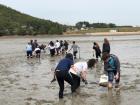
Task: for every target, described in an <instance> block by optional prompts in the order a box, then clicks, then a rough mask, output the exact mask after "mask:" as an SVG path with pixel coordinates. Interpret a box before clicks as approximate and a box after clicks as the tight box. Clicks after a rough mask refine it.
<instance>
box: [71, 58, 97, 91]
mask: <svg viewBox="0 0 140 105" xmlns="http://www.w3.org/2000/svg"><path fill="white" fill-rule="evenodd" d="M95 64H96V60H95V59H89V60H88V61H87V62H85V61H84V62H81V61H80V62H76V63H75V64H74V66H73V67H72V68H71V69H70V73H71V75H72V77H73V81H74V87H75V88H76V89H77V88H78V87H79V86H80V78H81V79H82V81H83V82H85V84H87V83H88V82H87V70H88V69H89V68H92V67H95Z"/></svg>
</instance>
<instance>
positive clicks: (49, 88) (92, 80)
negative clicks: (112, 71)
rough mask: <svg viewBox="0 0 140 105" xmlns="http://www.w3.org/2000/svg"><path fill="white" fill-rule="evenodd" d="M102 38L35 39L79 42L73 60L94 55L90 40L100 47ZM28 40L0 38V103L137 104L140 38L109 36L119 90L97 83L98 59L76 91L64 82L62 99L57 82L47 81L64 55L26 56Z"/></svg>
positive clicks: (6, 104) (100, 65) (24, 104)
mask: <svg viewBox="0 0 140 105" xmlns="http://www.w3.org/2000/svg"><path fill="white" fill-rule="evenodd" d="M103 38H104V37H88V38H85V37H80V39H79V38H78V37H75V38H74V37H49V38H41V37H40V38H37V40H38V42H39V43H40V44H42V43H43V44H47V43H48V42H49V41H50V40H53V41H55V40H56V39H58V40H61V39H62V40H69V41H72V40H76V41H79V42H78V45H79V46H80V59H77V60H76V61H80V60H81V61H83V60H85V61H86V60H87V59H90V58H93V50H92V45H93V44H92V41H94V40H96V41H98V42H99V45H100V47H102V43H103ZM30 39H31V38H9V39H0V48H1V50H0V105H131V104H133V105H139V103H140V40H139V39H140V38H139V37H137V36H134V37H130V38H128V37H126V39H125V37H122V40H121V38H120V39H119V38H115V37H113V38H112V37H109V39H110V40H112V41H110V44H111V53H114V54H116V55H117V56H118V57H119V59H120V61H121V82H120V89H112V90H108V89H107V88H105V87H101V86H98V85H97V84H96V82H98V81H99V77H100V75H101V74H102V73H103V62H101V61H99V62H98V63H97V65H96V68H94V69H91V70H88V75H87V78H88V79H87V80H88V84H87V85H85V84H84V83H82V82H81V87H80V88H79V89H78V90H77V92H76V93H74V94H71V91H70V86H69V85H68V84H67V83H65V90H64V99H62V100H59V98H58V91H59V87H58V84H57V82H54V83H50V81H51V79H52V78H53V72H52V71H51V69H52V68H54V66H55V65H56V64H57V63H58V61H59V60H60V59H62V58H63V56H62V55H61V56H55V57H53V58H52V57H50V56H49V55H48V51H47V52H46V53H43V52H42V54H41V58H40V59H38V58H33V59H27V58H26V53H25V46H26V43H27V42H28V41H29V40H30ZM33 39H34V38H33ZM124 39H125V40H124ZM134 39H137V40H134ZM119 40H120V41H119ZM70 45H71V43H70ZM78 56H79V55H78ZM78 58H79V57H78Z"/></svg>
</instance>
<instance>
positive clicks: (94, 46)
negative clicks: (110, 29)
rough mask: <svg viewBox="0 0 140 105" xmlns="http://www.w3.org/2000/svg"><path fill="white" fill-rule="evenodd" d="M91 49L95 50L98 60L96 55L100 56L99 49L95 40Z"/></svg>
mask: <svg viewBox="0 0 140 105" xmlns="http://www.w3.org/2000/svg"><path fill="white" fill-rule="evenodd" d="M93 49H94V50H95V54H96V59H97V60H98V57H100V58H101V50H100V47H99V45H98V43H97V42H94V43H93Z"/></svg>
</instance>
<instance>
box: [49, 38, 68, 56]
mask: <svg viewBox="0 0 140 105" xmlns="http://www.w3.org/2000/svg"><path fill="white" fill-rule="evenodd" d="M68 46H69V43H68V42H67V41H66V40H64V41H63V40H60V41H58V40H56V42H53V41H50V42H49V44H48V48H49V50H50V55H51V56H54V55H60V54H65V52H66V51H67V50H68Z"/></svg>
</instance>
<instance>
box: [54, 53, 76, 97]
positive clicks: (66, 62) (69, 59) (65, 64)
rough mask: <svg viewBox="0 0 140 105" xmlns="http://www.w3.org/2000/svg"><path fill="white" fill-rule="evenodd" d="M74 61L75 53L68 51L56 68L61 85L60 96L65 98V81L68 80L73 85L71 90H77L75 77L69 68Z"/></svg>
mask: <svg viewBox="0 0 140 105" xmlns="http://www.w3.org/2000/svg"><path fill="white" fill-rule="evenodd" d="M73 63H74V62H73V55H72V54H71V53H68V54H66V56H65V58H64V59H62V60H60V61H59V63H58V65H57V67H56V69H55V75H56V78H57V82H58V84H59V87H60V90H59V98H63V91H64V81H66V82H68V83H69V84H70V85H71V91H72V92H75V88H74V83H73V78H72V76H71V75H70V73H69V69H70V68H71V67H72V66H73Z"/></svg>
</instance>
